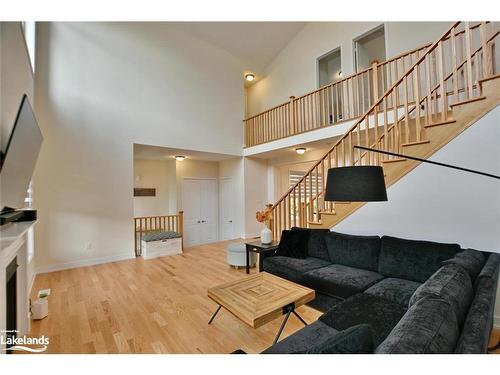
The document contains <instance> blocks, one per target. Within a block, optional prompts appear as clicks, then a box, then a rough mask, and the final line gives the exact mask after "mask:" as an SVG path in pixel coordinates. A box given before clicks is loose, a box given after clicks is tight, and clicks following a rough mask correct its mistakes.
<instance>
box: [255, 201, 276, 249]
mask: <svg viewBox="0 0 500 375" xmlns="http://www.w3.org/2000/svg"><path fill="white" fill-rule="evenodd" d="M272 209H273V205H272V204H266V209H265V210H264V211H257V212H256V213H255V218H256V219H257V221H258V222H259V223H264V225H265V226H264V228H262V230H261V231H260V242H262V244H263V245H268V244H270V243H271V242H273V232H272V231H271V229H269V227H270V226H271V219H272Z"/></svg>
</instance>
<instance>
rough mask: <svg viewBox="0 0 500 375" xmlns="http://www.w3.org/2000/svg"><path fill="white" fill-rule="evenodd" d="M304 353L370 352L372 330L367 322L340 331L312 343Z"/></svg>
mask: <svg viewBox="0 0 500 375" xmlns="http://www.w3.org/2000/svg"><path fill="white" fill-rule="evenodd" d="M305 353H306V354H370V353H373V341H372V332H371V328H370V326H369V325H368V324H359V325H357V326H354V327H350V328H347V329H346V330H344V331H340V332H339V333H337V334H336V335H333V336H331V337H330V338H328V339H327V340H326V341H325V342H321V343H319V344H317V345H314V346H313V347H312V348H311V349H309V350H307V351H306V352H305Z"/></svg>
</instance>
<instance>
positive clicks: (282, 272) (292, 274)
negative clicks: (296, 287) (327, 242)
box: [262, 256, 331, 283]
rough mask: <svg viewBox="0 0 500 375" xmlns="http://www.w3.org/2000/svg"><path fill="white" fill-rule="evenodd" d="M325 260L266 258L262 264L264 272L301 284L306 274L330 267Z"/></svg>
mask: <svg viewBox="0 0 500 375" xmlns="http://www.w3.org/2000/svg"><path fill="white" fill-rule="evenodd" d="M330 264H331V263H330V262H327V261H326V260H323V259H318V258H312V257H308V258H305V259H298V258H290V257H282V256H273V257H269V258H265V259H264V261H263V264H262V266H263V267H262V268H263V270H264V271H266V272H269V273H272V274H273V275H276V276H279V277H283V278H285V279H287V280H290V281H294V282H298V283H301V282H302V278H303V275H304V273H306V272H307V271H311V270H314V269H316V268H320V267H325V266H328V265H330Z"/></svg>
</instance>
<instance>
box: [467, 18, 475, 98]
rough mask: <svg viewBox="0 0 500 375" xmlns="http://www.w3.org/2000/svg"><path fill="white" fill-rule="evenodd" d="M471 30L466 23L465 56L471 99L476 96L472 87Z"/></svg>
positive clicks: (469, 96)
mask: <svg viewBox="0 0 500 375" xmlns="http://www.w3.org/2000/svg"><path fill="white" fill-rule="evenodd" d="M470 43H471V42H470V29H469V22H465V54H466V66H467V95H468V96H467V97H468V98H469V99H471V98H472V97H473V95H474V93H473V91H472V90H473V87H472V61H471V47H470Z"/></svg>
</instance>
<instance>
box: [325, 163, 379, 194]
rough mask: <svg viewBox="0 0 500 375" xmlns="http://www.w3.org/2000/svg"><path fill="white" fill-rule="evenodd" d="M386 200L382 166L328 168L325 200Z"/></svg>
mask: <svg viewBox="0 0 500 375" xmlns="http://www.w3.org/2000/svg"><path fill="white" fill-rule="evenodd" d="M386 200H387V191H386V189H385V181H384V171H383V169H382V167H378V166H369V165H366V166H358V167H339V168H331V169H329V170H328V176H327V179H326V191H325V201H337V202H380V201H386Z"/></svg>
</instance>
